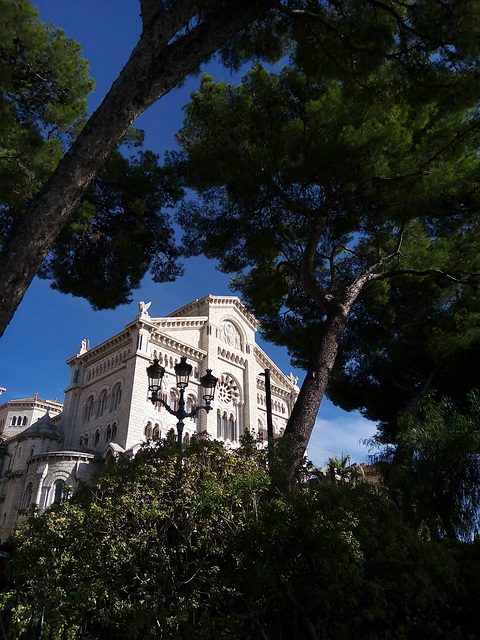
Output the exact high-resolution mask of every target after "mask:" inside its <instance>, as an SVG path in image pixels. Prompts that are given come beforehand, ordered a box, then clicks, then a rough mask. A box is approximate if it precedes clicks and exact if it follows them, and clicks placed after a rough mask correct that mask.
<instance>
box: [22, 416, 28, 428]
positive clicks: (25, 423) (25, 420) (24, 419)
mask: <svg viewBox="0 0 480 640" xmlns="http://www.w3.org/2000/svg"><path fill="white" fill-rule="evenodd" d="M27 422H28V420H27V416H24V418H23V422H22V424H23V426H24V427H26V426H27Z"/></svg>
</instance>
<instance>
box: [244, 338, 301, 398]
mask: <svg viewBox="0 0 480 640" xmlns="http://www.w3.org/2000/svg"><path fill="white" fill-rule="evenodd" d="M254 354H255V357H256V359H257V362H258V364H259V365H260V366H261V367H262V368H263V369H270V377H271V378H275V379H276V381H277V384H283V385H285V386H286V387H287V388H289V389H291V390H292V391H296V392H298V387H297V385H296V383H294V382H293V381H292V379H291V378H290V377H289V376H287V375H286V374H285V373H283V371H282V370H281V369H280V368H279V367H277V365H276V364H275V363H274V362H273V360H272V359H271V358H270V357H269V356H267V354H266V353H265V351H263V349H261V348H260V347H259V346H258V345H255V347H254ZM272 383H273V379H272Z"/></svg>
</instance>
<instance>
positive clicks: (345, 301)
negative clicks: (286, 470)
mask: <svg viewBox="0 0 480 640" xmlns="http://www.w3.org/2000/svg"><path fill="white" fill-rule="evenodd" d="M320 226H321V225H318V226H317V227H313V228H312V232H311V234H310V237H309V241H308V242H307V245H306V250H305V253H304V256H303V260H302V265H301V269H302V270H303V272H304V273H303V274H302V276H301V278H302V282H303V284H304V287H305V289H306V290H307V291H308V293H309V294H310V295H311V297H312V298H313V299H314V300H315V301H316V302H317V303H318V304H319V307H320V308H323V309H325V311H326V319H325V322H324V325H323V333H322V337H321V340H320V341H319V342H318V343H317V344H316V345H315V355H314V357H313V359H312V363H311V365H310V367H309V370H308V372H307V375H306V376H305V379H304V381H303V384H302V387H301V389H300V393H299V394H298V398H297V401H296V402H295V405H294V407H293V411H292V413H291V414H290V417H289V419H288V422H287V426H286V428H285V434H287V435H288V434H290V435H291V436H292V448H293V460H294V465H293V467H292V468H291V472H292V473H293V472H294V467H295V466H296V465H299V464H301V463H302V461H303V458H304V455H305V450H306V447H307V445H308V442H309V440H310V437H311V435H312V431H313V428H314V427H315V420H316V418H317V415H318V410H319V409H320V405H321V403H322V400H323V397H324V395H325V391H326V389H327V385H328V381H329V379H330V374H331V372H332V369H333V365H334V364H335V360H336V357H337V353H338V348H339V345H340V340H341V337H342V334H343V332H344V330H345V326H346V324H347V320H348V316H349V315H350V312H351V310H352V307H353V305H354V304H355V302H356V301H357V300H358V298H359V296H360V294H361V293H362V291H363V289H364V288H365V286H366V285H367V284H368V283H369V282H372V281H373V280H383V279H385V278H388V273H385V272H383V271H382V268H383V267H384V266H385V265H386V264H387V263H388V262H390V261H391V260H392V259H393V258H394V257H395V256H397V255H398V253H399V251H400V248H401V244H402V238H403V229H401V230H400V232H399V234H398V238H397V247H396V248H395V250H394V251H393V252H392V253H391V254H388V255H385V256H384V257H383V258H380V259H378V260H377V262H376V263H374V264H372V265H371V266H370V267H369V268H368V269H366V270H365V271H364V272H363V273H361V274H359V275H358V276H357V277H356V278H355V279H354V280H353V281H352V282H351V284H350V285H347V286H345V287H343V288H341V289H338V290H337V291H334V292H327V291H326V290H325V289H323V288H322V287H321V286H320V285H319V284H318V283H317V282H316V279H315V262H314V259H313V257H312V256H313V253H314V252H315V251H316V244H315V238H318V237H319V233H320V232H321V231H320Z"/></svg>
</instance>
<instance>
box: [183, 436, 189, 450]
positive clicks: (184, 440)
mask: <svg viewBox="0 0 480 640" xmlns="http://www.w3.org/2000/svg"><path fill="white" fill-rule="evenodd" d="M183 444H184V445H185V446H186V447H188V445H189V444H190V436H189V434H188V433H186V434H185V436H184V438H183Z"/></svg>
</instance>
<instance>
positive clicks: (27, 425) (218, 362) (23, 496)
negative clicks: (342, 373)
mask: <svg viewBox="0 0 480 640" xmlns="http://www.w3.org/2000/svg"><path fill="white" fill-rule="evenodd" d="M149 307H150V303H149V304H144V303H143V302H141V303H140V304H139V313H138V315H137V317H136V318H135V319H134V320H133V321H132V322H131V323H129V324H127V325H126V326H125V328H124V330H123V331H121V332H120V333H118V334H116V335H115V336H113V337H112V338H110V339H109V340H106V341H105V342H103V343H102V344H100V345H98V346H96V347H93V348H90V345H89V343H88V340H83V341H82V344H81V347H80V348H79V350H78V351H77V353H76V354H75V355H74V356H73V357H71V358H69V359H68V360H67V364H68V365H69V367H70V372H71V375H70V384H69V385H68V387H67V389H66V390H65V401H64V404H63V405H62V404H61V403H58V402H56V401H41V400H39V399H38V398H31V399H25V400H13V401H10V402H6V403H5V404H4V405H2V406H0V437H2V438H3V439H4V440H5V441H6V444H7V446H8V454H9V455H8V456H7V457H5V458H4V460H3V465H2V468H1V470H0V541H1V542H3V541H5V540H6V538H7V537H8V536H9V535H10V534H11V532H12V531H13V528H14V526H15V523H16V522H17V521H18V520H21V519H22V518H23V517H26V516H25V515H22V514H25V513H26V511H27V510H28V509H31V508H32V506H33V505H35V506H36V507H37V508H38V509H39V510H40V511H43V510H44V509H46V508H47V507H49V506H50V505H51V504H52V503H54V502H59V501H60V500H61V499H62V497H63V496H64V495H65V492H66V489H67V488H69V489H70V490H75V487H76V486H77V484H78V482H79V481H80V480H88V478H89V477H90V476H91V475H92V473H94V472H96V471H101V469H102V467H103V465H104V464H106V463H108V462H109V461H110V460H111V459H115V458H117V457H118V456H119V455H121V454H127V455H134V454H135V452H136V451H137V450H138V449H139V448H140V447H141V446H142V445H143V444H144V443H145V442H147V441H152V440H156V439H161V438H165V437H168V436H169V434H171V433H172V432H173V433H174V434H175V435H176V418H175V416H173V415H171V414H170V413H169V412H168V411H167V410H166V409H165V408H164V407H163V406H162V404H161V403H156V404H155V405H154V404H152V402H151V401H150V400H149V393H148V378H147V374H146V369H147V367H148V366H149V365H150V364H151V363H152V362H153V360H154V359H157V360H158V362H159V364H160V365H161V366H162V367H164V369H165V375H164V378H163V386H162V392H161V394H162V395H161V397H162V400H164V401H165V402H166V403H167V404H168V405H169V406H170V407H172V408H173V409H176V407H177V403H178V399H179V395H178V389H177V387H176V376H175V371H174V367H175V364H176V363H178V362H179V361H180V359H181V358H182V357H185V358H186V359H187V362H188V363H189V364H190V365H191V366H192V375H191V377H190V381H189V385H188V387H187V388H186V389H185V402H186V410H187V412H189V411H191V410H192V409H194V408H195V407H198V406H200V405H202V404H203V402H202V395H201V385H200V378H201V377H202V376H203V375H204V374H205V373H206V370H207V369H211V371H212V373H213V375H214V376H215V377H217V378H218V382H217V387H216V391H215V398H214V400H213V402H212V410H211V411H209V412H208V413H207V412H206V411H198V413H197V414H196V415H195V417H193V418H186V419H185V427H184V430H183V441H184V443H185V444H187V443H188V442H189V440H190V438H191V437H192V436H193V435H194V434H196V433H201V432H207V433H208V434H209V435H210V436H211V437H212V438H216V439H219V440H222V441H224V442H225V443H226V445H227V446H228V447H236V446H238V443H239V440H240V438H241V436H242V435H243V434H244V433H245V431H246V430H249V431H251V432H256V433H257V434H259V435H261V436H263V437H264V438H266V433H267V403H266V385H265V370H266V369H268V370H269V379H270V388H271V408H272V422H273V430H274V435H280V434H281V433H282V432H283V430H284V428H285V425H286V422H287V420H288V417H289V415H290V413H291V410H292V408H293V404H294V402H295V399H296V397H297V394H298V387H297V385H296V382H297V380H296V378H294V377H293V376H292V375H290V376H289V377H288V376H286V375H285V374H284V373H282V372H281V371H280V369H279V368H278V367H277V366H276V365H275V364H274V363H273V362H272V360H271V359H270V358H269V357H268V356H267V355H266V354H265V353H264V351H263V350H262V349H261V348H260V347H259V346H258V345H257V344H256V341H255V335H256V331H257V329H258V322H257V320H256V319H255V317H254V316H253V315H252V314H251V313H250V312H249V311H248V310H247V309H246V307H245V306H244V305H243V304H242V302H241V301H240V300H239V298H237V297H234V296H213V295H208V296H206V297H204V298H202V299H200V300H195V301H193V302H191V303H190V304H188V305H186V306H184V307H182V308H181V309H178V310H177V311H175V312H174V313H172V314H170V315H169V316H166V317H161V318H156V317H151V316H150V313H149V311H150V309H149Z"/></svg>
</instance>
